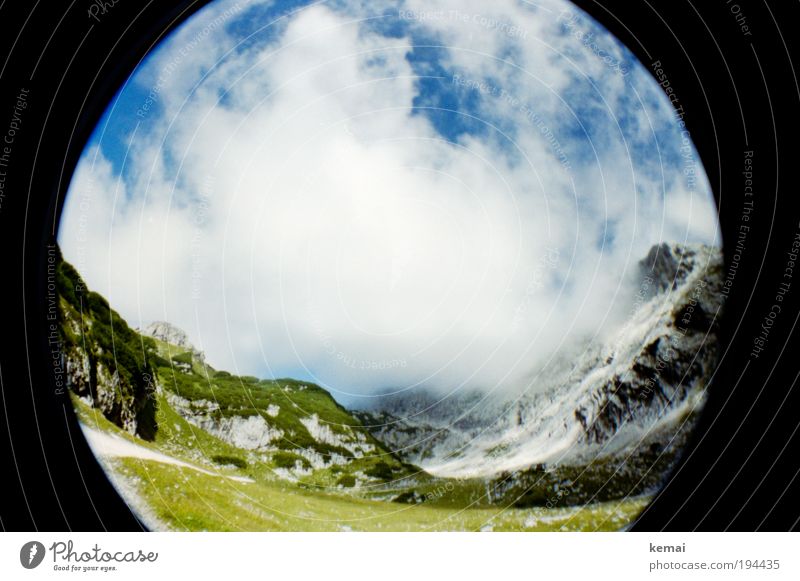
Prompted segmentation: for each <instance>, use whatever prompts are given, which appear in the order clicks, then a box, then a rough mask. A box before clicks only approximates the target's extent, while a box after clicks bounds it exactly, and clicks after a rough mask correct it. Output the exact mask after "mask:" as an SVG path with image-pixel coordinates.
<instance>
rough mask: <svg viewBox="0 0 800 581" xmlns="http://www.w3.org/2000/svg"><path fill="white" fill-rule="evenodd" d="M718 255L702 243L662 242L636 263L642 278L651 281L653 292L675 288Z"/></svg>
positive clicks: (715, 250)
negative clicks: (647, 278)
mask: <svg viewBox="0 0 800 581" xmlns="http://www.w3.org/2000/svg"><path fill="white" fill-rule="evenodd" d="M718 253H719V250H718V249H715V248H713V247H711V246H706V245H704V244H680V243H675V242H673V243H668V242H662V243H661V244H655V245H654V246H653V247H652V248H650V251H649V252H648V253H647V256H646V257H645V258H643V259H642V260H641V261H639V269H640V272H641V274H642V277H643V278H645V277H649V278H650V279H652V281H653V290H654V292H662V291H666V290H670V289H673V290H674V289H677V288H678V287H679V286H680V285H682V284H683V283H684V282H685V281H686V279H687V278H688V276H689V275H690V274H691V273H692V272H694V271H695V270H696V269H697V268H698V267H700V268H705V267H706V266H708V264H709V262H710V261H712V260H713V259H714V257H715V256H716V255H717V254H718Z"/></svg>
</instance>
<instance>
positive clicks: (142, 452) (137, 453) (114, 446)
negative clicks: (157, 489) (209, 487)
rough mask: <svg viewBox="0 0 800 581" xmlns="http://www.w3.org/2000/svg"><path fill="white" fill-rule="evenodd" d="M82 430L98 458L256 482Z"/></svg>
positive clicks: (93, 431) (89, 429) (98, 432)
mask: <svg viewBox="0 0 800 581" xmlns="http://www.w3.org/2000/svg"><path fill="white" fill-rule="evenodd" d="M81 429H82V430H83V435H84V436H85V437H86V441H87V442H89V446H91V448H92V451H93V452H94V453H95V454H96V455H98V456H103V457H105V458H114V457H125V458H140V459H142V460H152V461H154V462H161V463H163V464H172V465H173V466H182V467H183V468H191V469H192V470H197V471H198V472H202V473H203V474H208V475H209V476H219V477H222V478H228V479H230V480H235V481H236V482H255V481H254V480H253V479H252V478H246V477H244V476H228V475H227V474H220V473H218V472H211V471H210V470H206V469H204V468H200V467H199V466H195V465H194V464H189V463H188V462H183V461H182V460H178V459H177V458H173V457H172V456H167V455H166V454H162V453H161V452H156V451H155V450H150V449H148V448H145V447H144V446H139V445H137V444H134V443H133V442H130V441H128V440H125V439H123V438H119V437H117V436H112V435H111V434H106V433H103V432H101V431H99V430H95V429H92V428H87V427H86V426H84V425H81Z"/></svg>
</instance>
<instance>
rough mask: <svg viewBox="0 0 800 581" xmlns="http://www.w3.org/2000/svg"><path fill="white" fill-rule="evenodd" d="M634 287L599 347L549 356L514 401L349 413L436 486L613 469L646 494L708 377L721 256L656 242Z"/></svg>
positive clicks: (457, 398) (410, 399)
mask: <svg viewBox="0 0 800 581" xmlns="http://www.w3.org/2000/svg"><path fill="white" fill-rule="evenodd" d="M638 278H639V280H638V282H639V288H638V290H637V292H636V293H635V294H634V297H633V299H632V304H631V307H630V310H629V313H628V316H627V319H626V320H625V321H624V323H623V324H622V325H621V326H620V328H619V329H618V330H617V332H616V334H615V336H613V337H612V339H611V340H610V341H609V340H607V339H606V340H594V341H592V340H588V341H584V342H582V343H581V344H579V345H577V346H575V347H573V349H572V350H570V351H566V352H561V353H559V354H558V355H557V356H556V357H554V358H553V359H552V360H551V361H550V362H549V363H548V365H547V366H546V367H544V368H542V369H540V370H538V372H537V373H536V374H535V375H534V376H533V377H532V379H531V381H530V385H529V389H527V390H526V391H524V392H522V393H516V394H513V395H512V396H497V395H493V396H487V395H481V394H479V393H468V394H449V395H448V396H445V397H440V398H437V397H434V396H433V395H431V394H430V393H425V392H421V391H417V392H402V393H401V394H399V395H392V396H387V397H384V398H380V399H378V401H377V402H376V403H374V404H373V407H371V408H370V409H369V410H364V411H361V412H359V413H358V414H357V415H358V417H359V418H360V419H361V421H362V422H363V423H364V424H365V425H366V426H368V428H369V429H370V431H371V432H372V433H373V434H374V435H375V437H376V438H378V439H379V440H381V441H382V442H384V443H385V444H386V445H387V447H389V448H390V449H392V450H393V451H395V452H396V453H397V454H398V455H399V456H401V457H403V458H404V459H406V460H407V461H409V462H414V463H417V464H419V465H420V466H421V467H422V468H424V469H425V470H426V471H428V472H430V473H431V474H434V475H437V476H440V477H458V478H469V477H480V478H486V479H489V480H494V479H499V480H500V481H503V482H505V481H509V480H514V478H512V477H511V475H512V474H517V475H519V474H523V473H525V472H531V473H533V474H534V475H535V474H539V476H537V478H539V479H541V478H543V475H544V474H549V473H553V472H557V473H559V474H565V473H567V472H573V471H574V469H575V468H576V467H578V468H582V469H584V472H586V468H587V467H591V469H590V470H589V472H591V471H592V470H594V471H595V472H598V470H599V471H600V472H603V471H606V469H607V468H608V467H609V466H614V470H610V471H609V474H612V475H616V474H617V473H619V472H631V473H636V472H639V471H640V469H642V470H641V472H648V473H654V474H652V476H653V478H650V480H651V481H652V482H651V484H652V485H653V486H655V485H656V484H658V482H659V481H660V479H662V478H663V476H664V474H665V473H666V472H667V471H668V469H669V467H670V466H671V465H672V462H673V461H674V457H675V453H676V452H677V450H679V449H680V447H681V446H682V444H683V443H684V439H685V435H686V434H687V433H688V431H689V430H690V428H691V426H692V419H693V418H694V417H695V416H696V413H697V412H698V411H699V410H700V409H701V407H702V403H703V400H704V394H705V389H706V387H707V385H708V382H709V380H710V378H711V376H712V374H713V370H714V366H715V362H716V358H717V344H718V332H719V326H718V322H717V321H718V318H719V312H720V309H721V306H722V296H723V295H722V294H721V285H722V255H721V252H720V251H719V249H717V248H713V247H708V246H703V245H686V244H661V245H657V246H654V247H653V248H652V249H651V250H650V252H649V253H648V254H647V256H646V257H645V258H644V259H643V260H642V261H641V262H640V263H639V277H638ZM648 459H649V460H648ZM648 461H649V465H648ZM654 463H655V464H657V466H653V464H654ZM601 467H602V469H600V468H601ZM578 472H580V471H578ZM594 476H597V475H596V474H595V475H594ZM554 478H555V477H554ZM615 478H617V477H616V476H613V477H612V478H611V480H612V481H613V480H614V479H615ZM556 479H557V478H556ZM545 480H547V478H545ZM567 480H569V479H567ZM552 484H557V483H552ZM500 488H504V487H500ZM611 488H613V486H611ZM623 488H624V487H623ZM638 488H641V486H639V487H638ZM506 492H507V491H506ZM624 492H626V493H629V492H630V489H628V490H625V491H624Z"/></svg>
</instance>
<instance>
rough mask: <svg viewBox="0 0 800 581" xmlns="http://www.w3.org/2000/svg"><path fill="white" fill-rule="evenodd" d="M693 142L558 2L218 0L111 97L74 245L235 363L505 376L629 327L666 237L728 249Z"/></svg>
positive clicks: (315, 370)
mask: <svg viewBox="0 0 800 581" xmlns="http://www.w3.org/2000/svg"><path fill="white" fill-rule="evenodd" d="M146 103H149V104H150V107H149V109H148V110H147V111H144V110H143V106H144V105H145V104H146ZM682 144H683V137H682V135H681V132H680V128H679V126H678V125H677V123H676V117H675V114H674V111H673V110H672V108H671V106H670V104H669V102H668V100H667V99H666V97H665V96H664V95H663V94H662V93H661V92H660V89H659V87H658V86H657V84H656V83H655V81H654V80H653V79H652V78H651V77H650V76H649V74H648V73H647V71H646V70H645V69H644V67H642V65H641V64H639V63H637V62H636V61H635V60H634V58H633V57H632V55H631V54H630V53H629V52H628V51H627V50H626V49H625V48H624V47H622V46H621V45H620V44H619V43H618V42H617V41H616V40H615V39H613V38H612V37H611V36H610V35H609V34H608V33H607V32H605V31H604V30H603V29H602V28H600V27H599V26H598V25H597V24H596V23H594V22H593V21H592V20H590V19H589V18H588V17H587V16H585V15H584V14H582V13H580V12H577V11H576V10H575V9H574V8H573V7H572V5H570V4H569V3H567V2H565V1H563V0H546V1H541V2H540V1H537V2H535V3H534V2H522V1H503V2H493V3H488V2H482V1H479V0H462V1H459V2H456V1H455V0H436V1H435V2H430V1H428V2H423V1H422V0H404V1H402V2H389V1H382V0H381V1H377V2H366V1H364V2H359V1H354V2H344V1H338V2H322V3H305V2H280V1H275V2H269V1H260V2H239V3H237V2H235V1H224V2H223V1H218V2H215V3H212V4H210V5H209V6H208V7H206V8H204V9H203V10H201V11H200V12H199V13H197V14H196V15H195V16H194V17H192V18H191V19H190V20H189V21H187V23H186V24H184V25H183V26H182V27H181V28H179V29H178V30H176V31H175V32H174V33H172V34H171V35H170V36H169V37H168V38H167V39H166V40H165V41H164V42H163V43H162V44H161V45H160V46H159V47H158V48H157V50H156V51H155V52H154V53H153V54H152V55H150V56H149V57H148V58H147V59H146V60H145V61H143V63H142V64H141V66H140V67H139V68H138V69H137V70H136V71H134V73H133V75H132V76H131V78H130V79H129V80H128V82H127V83H126V85H125V86H124V87H123V88H122V89H121V90H120V92H119V93H118V95H117V96H116V98H115V99H114V100H113V101H112V103H111V104H110V106H109V109H108V111H107V112H106V115H105V116H104V118H103V120H102V121H101V123H100V124H99V125H98V128H97V131H96V132H95V133H94V135H93V136H92V138H91V139H90V142H89V143H88V144H87V148H86V151H85V153H84V156H83V158H82V160H81V162H80V163H79V166H78V168H77V171H76V174H75V177H74V180H73V183H72V185H71V187H70V193H69V196H68V199H67V202H66V207H65V212H64V217H63V221H62V229H61V232H60V237H59V239H60V242H61V245H62V247H63V249H64V253H65V255H66V257H67V258H68V259H69V260H71V261H73V262H75V263H76V266H77V267H78V269H79V270H80V271H81V272H82V273H83V274H84V276H85V277H86V279H87V281H88V282H89V284H90V285H91V286H92V287H93V288H96V289H97V290H98V291H100V292H102V293H103V294H105V295H106V296H108V297H109V299H110V300H111V302H112V304H114V305H115V306H116V307H117V308H118V309H119V310H120V312H121V313H122V314H123V315H124V316H125V317H126V318H127V319H128V320H129V321H130V322H131V323H132V324H134V325H140V324H141V325H144V324H147V323H148V322H150V321H152V320H169V321H171V322H173V323H175V324H177V325H179V326H181V327H182V328H184V329H185V330H186V331H187V332H188V333H189V335H190V336H191V337H192V338H193V340H194V341H195V342H196V343H197V344H198V346H200V347H201V348H203V349H205V350H206V351H207V353H208V356H209V359H210V361H211V362H212V364H214V365H217V366H218V367H221V368H226V369H230V370H232V371H239V372H241V373H248V374H253V375H259V376H287V375H292V376H296V377H303V378H307V379H313V380H315V381H317V382H319V383H321V384H323V385H325V386H327V387H329V388H330V389H331V390H332V391H333V392H334V393H335V394H338V396H339V397H341V398H343V399H346V398H352V397H366V396H368V395H369V394H370V393H373V392H374V391H375V390H380V389H385V388H387V387H393V386H404V387H410V386H414V385H431V386H433V387H436V386H442V385H445V386H449V387H451V386H469V387H487V386H488V387H489V388H492V387H494V386H496V385H501V384H506V383H514V382H519V381H521V379H520V378H522V377H524V376H525V375H526V374H528V373H529V372H530V369H531V368H532V367H535V366H537V365H541V364H543V363H542V362H543V361H545V360H546V358H547V357H549V356H550V355H552V353H553V352H554V351H555V350H558V349H559V348H561V347H563V346H564V345H567V344H568V343H570V342H571V341H574V340H575V338H576V337H586V336H591V335H597V334H602V333H606V332H608V331H609V329H611V328H613V327H614V326H615V325H618V324H619V313H620V312H622V311H626V309H625V308H623V307H624V304H625V301H626V300H627V296H628V295H626V293H627V292H628V291H629V289H628V285H629V282H630V280H631V276H632V275H631V272H632V271H633V270H635V264H636V261H637V260H638V259H639V258H641V257H642V256H644V254H646V251H647V249H649V247H650V246H651V245H652V244H654V243H657V242H659V241H661V240H670V241H685V242H705V243H716V236H717V222H716V217H715V211H714V206H713V202H712V200H711V195H710V192H709V188H708V184H707V182H706V180H705V177H704V175H703V173H702V169H701V168H700V167H699V162H698V161H697V160H696V159H694V160H692V159H690V160H689V162H688V163H689V165H687V161H686V160H685V159H684V157H683V156H682V152H681V146H682ZM691 153H692V154H694V151H693V150H692V152H691ZM123 162H124V164H123ZM692 168H693V169H694V171H697V173H698V174H699V175H700V179H698V180H694V181H693V180H690V179H687V173H691V172H690V170H691V169H692ZM555 254H557V255H558V256H559V260H558V264H557V265H553V266H552V267H550V266H548V267H547V268H545V269H544V270H543V269H542V266H541V264H542V261H541V259H542V257H543V256H554V255H555ZM531 281H535V283H536V284H532V283H531ZM520 313H524V314H523V315H520Z"/></svg>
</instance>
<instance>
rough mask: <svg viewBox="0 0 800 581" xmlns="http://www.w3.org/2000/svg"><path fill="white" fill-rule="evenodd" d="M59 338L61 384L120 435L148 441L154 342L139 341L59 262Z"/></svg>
mask: <svg viewBox="0 0 800 581" xmlns="http://www.w3.org/2000/svg"><path fill="white" fill-rule="evenodd" d="M56 282H57V288H58V294H59V297H60V299H59V313H60V325H59V340H60V343H61V354H62V355H61V356H62V368H63V369H65V371H66V385H67V387H68V388H69V389H70V390H72V392H74V393H75V394H76V395H78V396H79V397H82V398H84V399H86V400H87V401H89V402H91V405H92V406H94V407H95V408H97V409H99V410H100V411H102V413H103V415H104V416H105V417H106V418H108V419H109V420H110V421H112V422H113V423H114V424H116V425H117V426H119V427H120V428H122V429H124V430H125V431H127V432H129V433H131V434H136V435H138V436H140V437H141V438H144V439H146V440H152V439H153V438H154V437H155V432H156V430H157V429H158V426H157V421H156V398H155V382H154V371H153V367H152V365H151V362H150V360H149V356H151V355H152V354H154V351H155V343H154V342H153V341H152V340H150V339H145V338H142V337H141V336H140V335H139V334H138V333H136V332H135V331H134V330H132V329H131V328H130V327H129V326H128V324H127V323H126V322H125V321H124V320H123V319H122V317H120V316H119V314H118V313H117V312H116V311H114V310H113V309H111V308H110V307H109V305H108V301H106V300H105V299H104V298H103V297H102V296H100V295H99V294H97V293H95V292H92V291H90V290H88V289H87V287H86V284H85V283H84V282H83V280H82V279H81V277H80V275H79V274H78V272H77V271H76V270H75V269H74V268H73V267H72V266H71V265H70V264H69V263H67V262H64V261H63V260H61V256H60V254H59V266H58V269H57V277H56Z"/></svg>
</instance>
